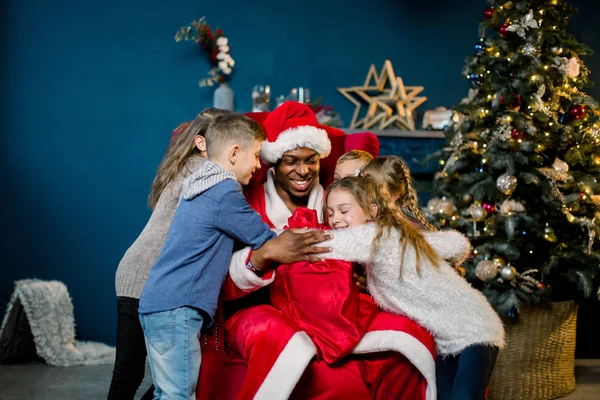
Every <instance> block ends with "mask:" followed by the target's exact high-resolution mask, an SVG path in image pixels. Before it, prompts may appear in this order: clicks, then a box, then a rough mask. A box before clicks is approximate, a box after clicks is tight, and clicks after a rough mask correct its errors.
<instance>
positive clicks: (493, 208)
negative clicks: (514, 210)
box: [482, 203, 496, 214]
mask: <svg viewBox="0 0 600 400" xmlns="http://www.w3.org/2000/svg"><path fill="white" fill-rule="evenodd" d="M482 207H483V208H485V211H486V212H487V213H488V214H492V213H494V212H495V211H496V206H494V205H493V204H491V203H483V205H482Z"/></svg>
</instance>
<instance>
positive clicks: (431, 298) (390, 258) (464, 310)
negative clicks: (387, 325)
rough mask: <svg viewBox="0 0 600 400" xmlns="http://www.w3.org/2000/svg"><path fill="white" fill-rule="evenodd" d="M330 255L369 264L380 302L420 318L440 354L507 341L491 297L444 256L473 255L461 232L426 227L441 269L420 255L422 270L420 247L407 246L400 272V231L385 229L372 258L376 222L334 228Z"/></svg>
mask: <svg viewBox="0 0 600 400" xmlns="http://www.w3.org/2000/svg"><path fill="white" fill-rule="evenodd" d="M331 233H332V234H333V239H331V240H329V241H327V242H324V243H323V246H326V247H331V248H332V252H331V253H330V254H326V256H327V257H329V258H336V259H341V260H347V261H356V262H361V263H368V267H367V271H368V280H367V282H368V288H369V292H370V294H371V296H372V297H373V299H374V300H375V301H376V302H377V304H379V306H380V307H381V308H382V309H383V310H385V311H389V312H392V313H395V314H401V315H406V316H408V317H410V318H412V319H414V320H415V321H417V322H419V324H421V325H422V326H423V327H424V328H426V329H427V330H429V331H430V332H431V334H432V335H433V337H434V339H435V342H436V345H437V348H438V353H439V354H440V355H451V354H456V353H458V352H460V351H462V350H463V349H465V348H466V347H468V346H470V345H474V344H488V345H494V346H498V347H503V345H504V327H503V325H502V322H501V320H500V318H499V317H498V315H497V314H496V312H495V311H494V310H493V309H492V307H491V305H490V304H489V302H488V300H487V298H486V297H485V296H484V295H483V294H482V293H481V292H479V291H478V290H476V289H474V288H473V287H472V286H471V285H470V284H469V283H468V282H467V281H466V280H464V279H463V278H462V277H460V276H459V275H458V273H457V272H456V271H455V270H454V268H452V267H451V266H450V265H449V264H448V263H447V262H445V261H444V260H448V261H452V262H462V261H463V260H464V259H465V258H466V257H467V256H468V254H469V252H470V249H471V245H470V243H469V241H468V239H467V238H466V237H465V236H463V235H462V234H460V233H458V232H457V231H442V232H425V233H424V235H425V239H426V240H427V242H428V243H429V244H430V245H431V247H432V248H433V249H434V250H435V251H436V252H437V253H438V255H439V256H440V258H441V259H442V262H441V264H440V267H439V268H436V267H435V266H433V265H432V264H431V262H430V261H429V259H427V258H426V257H424V256H421V257H420V261H419V262H420V266H419V270H420V275H419V274H418V273H417V268H416V253H415V249H414V248H413V247H412V246H410V245H408V246H407V247H406V252H405V255H404V263H403V264H402V275H401V276H400V256H401V254H400V253H401V246H400V243H399V240H400V235H401V233H400V232H399V231H397V230H395V229H392V230H391V232H390V234H389V235H388V234H386V233H385V231H384V234H383V236H382V238H381V241H380V245H379V247H378V248H377V249H376V251H375V252H374V254H373V255H372V257H371V249H372V242H373V239H374V238H375V236H376V233H377V227H376V225H375V224H373V223H370V224H366V225H360V226H357V227H354V228H348V229H342V230H336V231H332V232H331Z"/></svg>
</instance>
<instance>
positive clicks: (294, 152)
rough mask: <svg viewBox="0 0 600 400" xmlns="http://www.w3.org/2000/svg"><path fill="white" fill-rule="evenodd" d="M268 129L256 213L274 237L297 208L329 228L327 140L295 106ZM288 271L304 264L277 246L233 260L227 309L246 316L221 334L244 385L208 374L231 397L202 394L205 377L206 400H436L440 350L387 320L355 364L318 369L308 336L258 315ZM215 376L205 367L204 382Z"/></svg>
mask: <svg viewBox="0 0 600 400" xmlns="http://www.w3.org/2000/svg"><path fill="white" fill-rule="evenodd" d="M263 127H264V129H265V132H266V134H267V140H266V141H265V142H263V147H262V152H261V158H262V159H263V160H264V161H265V162H266V163H269V164H270V165H273V168H271V169H269V170H268V173H267V177H266V182H264V183H262V184H259V185H256V186H254V187H252V188H251V189H250V190H248V191H247V194H246V197H247V198H248V201H249V203H250V205H251V206H252V207H253V208H254V209H255V210H256V211H257V212H258V213H259V214H260V215H261V216H262V218H263V220H264V221H265V222H266V223H267V224H269V225H270V226H271V227H272V228H274V229H283V228H284V226H286V225H287V222H288V218H289V217H290V216H291V215H292V213H293V212H294V210H295V209H296V208H297V207H307V208H310V209H314V210H316V211H317V214H318V218H319V221H320V222H323V215H322V209H323V198H324V189H323V187H322V186H321V185H320V184H319V169H320V160H321V159H322V158H325V157H327V156H328V155H329V153H330V152H331V143H330V140H329V137H328V134H327V132H326V131H325V130H324V129H322V128H321V127H320V126H319V124H318V122H317V119H316V117H315V115H314V113H313V112H312V110H311V109H310V108H309V107H308V106H306V105H304V104H301V103H296V102H286V103H284V104H283V105H281V106H280V107H278V108H277V109H276V110H274V111H272V112H271V113H269V115H268V116H267V118H266V119H265V120H264V121H263ZM320 240H322V239H321V238H318V237H317V238H311V239H310V240H308V241H307V242H306V243H304V244H305V245H306V246H308V247H310V246H312V245H313V244H314V243H315V242H316V241H320ZM315 249H317V247H315ZM315 251H316V250H315ZM286 257H287V258H286ZM291 261H297V260H296V259H293V258H292V259H290V258H289V255H284V254H283V252H282V251H281V250H279V249H278V246H277V239H274V240H273V241H271V242H267V243H266V244H265V245H263V247H261V248H260V249H258V250H254V251H251V249H250V248H245V249H242V250H239V251H237V252H235V253H234V254H233V257H232V261H231V264H230V269H229V277H228V279H227V281H226V283H225V285H224V288H223V299H224V300H232V299H238V300H237V303H240V302H242V308H241V310H239V311H237V312H235V313H234V314H233V315H232V316H230V317H229V318H227V319H226V320H225V321H224V327H225V331H226V339H227V343H228V345H229V348H230V349H231V350H233V351H234V352H235V353H237V355H238V357H237V358H238V361H240V360H243V364H244V365H245V379H244V373H242V374H240V373H239V364H241V363H240V362H238V365H237V370H238V371H237V372H235V373H233V372H232V373H230V372H228V371H225V370H226V369H228V368H229V369H232V367H231V365H232V363H226V364H227V365H222V366H220V367H219V368H222V369H224V370H223V371H219V372H218V373H215V371H211V373H210V376H211V378H210V379H211V380H212V381H213V382H211V383H212V384H213V385H219V383H218V382H222V383H223V384H226V385H227V387H222V388H217V389H216V391H215V388H214V387H213V388H212V389H210V390H209V389H207V388H206V387H203V384H204V385H206V384H207V381H208V380H209V379H207V378H206V376H205V377H204V379H202V376H201V379H200V384H199V387H198V398H199V399H208V398H211V397H214V398H218V399H225V398H231V396H232V393H234V394H235V395H236V396H237V398H238V399H265V400H266V399H268V400H276V399H282V400H283V399H287V398H295V399H314V400H321V399H323V400H325V399H340V400H341V399H344V400H353V399H354V400H362V399H372V398H374V399H390V398H394V399H407V400H408V399H411V400H413V399H424V400H433V399H435V397H436V393H435V361H434V360H435V345H434V342H433V339H432V337H431V335H430V334H429V333H428V332H427V331H425V330H424V329H423V328H422V327H420V326H419V325H417V324H416V323H415V322H414V321H411V320H410V319H408V318H406V317H402V316H396V315H391V314H387V313H383V312H382V313H380V314H379V315H378V316H377V317H376V318H375V320H374V321H373V323H372V324H371V326H370V327H369V329H368V330H367V333H366V334H365V335H364V337H363V339H362V340H361V341H360V342H359V344H358V345H357V346H356V348H355V349H354V351H353V354H352V355H350V356H348V357H346V359H344V360H342V361H341V362H339V363H336V364H333V365H328V364H326V363H325V362H324V361H323V360H315V359H314V358H315V355H316V353H317V352H316V349H315V346H314V345H313V343H312V341H311V340H310V338H309V337H308V335H307V334H306V333H305V332H303V331H298V329H297V328H296V327H295V326H294V324H293V323H291V322H290V321H289V320H288V319H287V318H286V317H285V316H283V315H282V313H281V312H279V311H278V310H276V309H275V308H273V307H272V306H270V305H268V304H259V305H256V303H257V302H258V303H266V302H268V298H269V297H268V292H267V291H268V290H269V284H271V283H272V282H273V281H274V279H275V274H276V271H275V268H276V267H277V265H279V263H289V262H291ZM306 290H307V291H310V290H311V289H310V287H307V288H306ZM261 293H262V296H261ZM265 294H266V295H265ZM256 299H259V300H258V301H257V300H256ZM251 304H252V305H251ZM216 337H218V335H217V336H216ZM216 342H218V339H216ZM222 345H223V340H222V339H221V347H222ZM218 346H219V345H218V343H217V347H218ZM204 354H205V349H203V357H204ZM234 358H235V357H234ZM233 364H235V363H233ZM213 367H214V366H213ZM209 368H211V367H210V365H206V364H205V362H204V361H203V372H202V373H201V375H203V374H205V373H207V374H208V372H206V371H207V370H208V369H209ZM232 388H233V389H232ZM233 398H235V397H233Z"/></svg>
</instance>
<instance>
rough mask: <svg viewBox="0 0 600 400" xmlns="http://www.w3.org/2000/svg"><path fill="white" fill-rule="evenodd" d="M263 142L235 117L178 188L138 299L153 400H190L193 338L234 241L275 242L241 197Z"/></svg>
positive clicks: (205, 322)
mask: <svg viewBox="0 0 600 400" xmlns="http://www.w3.org/2000/svg"><path fill="white" fill-rule="evenodd" d="M265 138H266V136H265V134H264V131H263V130H262V128H261V127H260V125H258V124H257V123H256V122H254V121H252V120H251V119H250V118H248V117H245V116H242V115H238V114H231V115H229V114H226V115H222V116H219V117H217V118H215V120H214V121H213V122H212V123H211V125H210V126H209V127H208V129H207V131H206V147H207V155H208V160H207V161H206V162H204V164H203V165H202V167H201V168H200V169H199V170H198V171H197V172H195V173H193V174H192V175H190V176H189V177H188V178H187V179H186V180H185V181H184V184H183V190H182V199H181V201H180V203H179V206H178V208H177V211H176V212H175V215H174V216H173V221H172V223H171V227H170V229H169V233H168V234H167V238H166V240H165V244H164V246H163V248H162V251H161V254H160V256H159V258H158V260H157V261H156V264H155V265H154V267H152V270H151V271H150V274H149V276H148V281H147V282H146V285H145V287H144V290H143V292H142V295H141V297H140V307H139V314H140V322H141V324H142V328H143V330H144V337H145V340H146V347H147V349H148V357H149V361H150V369H151V370H152V377H153V380H154V387H155V391H154V398H155V399H160V398H167V399H171V398H173V399H175V398H177V399H195V392H196V384H197V381H198V373H199V371H200V362H201V356H200V341H199V334H200V330H201V329H202V328H203V327H208V326H210V325H211V324H212V320H213V318H214V316H215V312H216V309H217V302H218V298H219V292H220V290H221V286H222V285H223V281H224V280H225V277H226V276H227V272H228V268H229V263H230V260H231V254H232V251H233V244H234V240H238V241H240V242H242V243H245V244H247V245H249V246H251V247H252V248H253V249H258V248H259V247H261V246H262V245H263V243H265V242H266V241H267V240H270V239H272V238H274V237H275V233H273V232H271V230H270V229H269V226H268V225H267V224H265V223H264V222H263V221H262V219H261V218H260V216H259V215H258V214H257V213H256V212H255V211H254V210H253V209H252V208H250V206H249V205H248V202H247V200H246V198H245V197H244V195H243V193H242V186H241V185H247V184H248V182H249V181H250V178H251V177H252V174H253V173H254V171H256V170H257V169H259V168H260V161H259V155H260V151H261V146H262V141H263V140H265Z"/></svg>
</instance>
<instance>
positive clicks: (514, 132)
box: [510, 129, 525, 140]
mask: <svg viewBox="0 0 600 400" xmlns="http://www.w3.org/2000/svg"><path fill="white" fill-rule="evenodd" d="M510 137H512V138H513V139H515V140H519V139H523V138H524V137H525V133H524V132H521V131H519V130H516V129H513V130H512V132H511V133H510Z"/></svg>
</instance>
